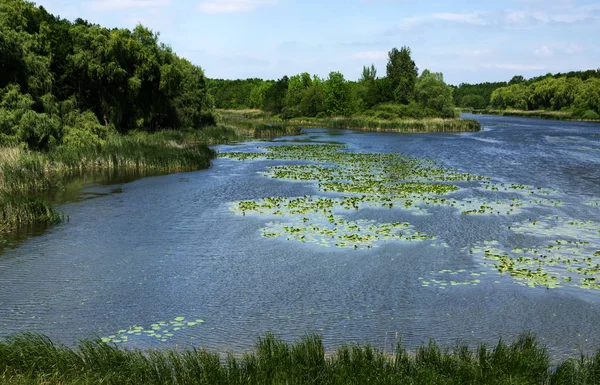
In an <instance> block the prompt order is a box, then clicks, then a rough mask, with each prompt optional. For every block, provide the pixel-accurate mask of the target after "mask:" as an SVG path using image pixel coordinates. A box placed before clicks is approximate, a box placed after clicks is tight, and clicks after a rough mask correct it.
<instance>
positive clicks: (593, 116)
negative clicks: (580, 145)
mask: <svg viewBox="0 0 600 385" xmlns="http://www.w3.org/2000/svg"><path fill="white" fill-rule="evenodd" d="M581 119H585V120H597V119H600V115H598V113H597V112H596V111H594V110H586V111H585V112H584V113H583V114H581Z"/></svg>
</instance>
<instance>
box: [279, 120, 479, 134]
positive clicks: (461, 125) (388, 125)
mask: <svg viewBox="0 0 600 385" xmlns="http://www.w3.org/2000/svg"><path fill="white" fill-rule="evenodd" d="M290 123H291V124H297V125H301V126H305V127H325V128H349V129H353V130H361V131H377V132H402V133H419V132H474V131H479V130H480V129H481V125H480V124H479V122H477V121H475V120H471V119H441V118H428V119H394V120H378V119H373V118H369V117H346V118H344V117H333V118H324V119H316V118H314V119H292V120H290Z"/></svg>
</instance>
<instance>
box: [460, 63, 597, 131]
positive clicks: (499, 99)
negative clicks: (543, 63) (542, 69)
mask: <svg viewBox="0 0 600 385" xmlns="http://www.w3.org/2000/svg"><path fill="white" fill-rule="evenodd" d="M454 98H455V99H454V101H455V103H456V105H458V106H460V107H470V108H475V109H484V108H493V109H501V110H503V109H517V110H524V111H531V110H548V111H565V112H569V113H571V115H572V116H573V117H576V118H581V119H600V69H597V70H587V71H572V72H568V73H557V74H546V75H544V76H538V77H534V78H531V79H525V78H524V77H523V76H514V77H513V78H512V79H511V80H510V81H509V82H497V83H480V84H460V85H459V86H458V87H456V88H455V89H454Z"/></svg>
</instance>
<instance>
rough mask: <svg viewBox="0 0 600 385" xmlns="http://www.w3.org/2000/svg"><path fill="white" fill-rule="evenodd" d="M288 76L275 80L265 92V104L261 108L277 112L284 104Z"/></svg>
mask: <svg viewBox="0 0 600 385" xmlns="http://www.w3.org/2000/svg"><path fill="white" fill-rule="evenodd" d="M288 83H289V78H288V77H287V76H284V77H282V78H281V79H279V80H277V81H276V82H275V83H274V84H273V85H272V86H271V87H269V89H268V90H267V91H266V93H265V104H264V106H263V109H264V110H265V111H269V112H272V113H273V114H279V113H280V112H281V111H282V110H283V107H284V106H285V95H286V93H287V89H288Z"/></svg>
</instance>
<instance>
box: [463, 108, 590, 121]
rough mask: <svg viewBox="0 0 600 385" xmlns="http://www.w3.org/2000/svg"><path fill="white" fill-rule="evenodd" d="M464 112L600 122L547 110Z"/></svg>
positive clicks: (474, 110)
mask: <svg viewBox="0 0 600 385" xmlns="http://www.w3.org/2000/svg"><path fill="white" fill-rule="evenodd" d="M463 111H464V112H470V113H473V114H478V115H497V116H512V117H519V118H537V119H550V120H568V121H575V122H600V118H598V117H597V115H592V114H590V115H589V116H586V115H576V114H574V113H572V112H569V111H546V110H533V111H526V110H513V109H510V110H498V109H491V108H485V109H465V110H463Z"/></svg>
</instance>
